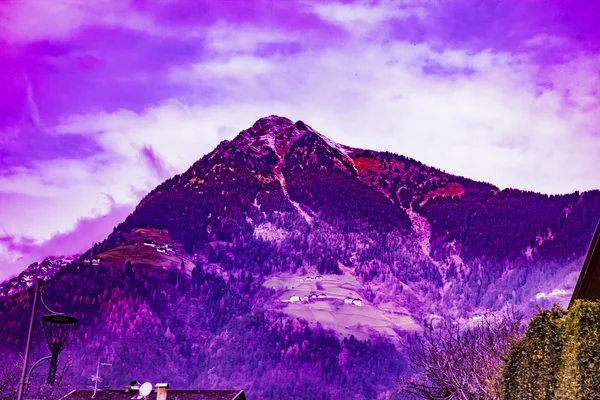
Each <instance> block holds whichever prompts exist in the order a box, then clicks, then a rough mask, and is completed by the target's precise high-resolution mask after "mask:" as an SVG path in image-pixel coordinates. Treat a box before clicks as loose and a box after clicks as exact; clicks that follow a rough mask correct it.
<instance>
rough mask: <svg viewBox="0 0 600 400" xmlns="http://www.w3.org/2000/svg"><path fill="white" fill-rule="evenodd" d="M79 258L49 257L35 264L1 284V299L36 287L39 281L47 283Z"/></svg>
mask: <svg viewBox="0 0 600 400" xmlns="http://www.w3.org/2000/svg"><path fill="white" fill-rule="evenodd" d="M77 258H79V256H68V257H47V258H46V259H45V260H43V261H42V262H34V263H33V264H31V265H30V266H28V267H27V268H25V269H24V270H23V271H22V272H21V273H20V274H19V275H17V276H16V277H14V278H11V279H8V280H6V281H5V282H2V283H1V284H0V298H3V297H8V296H13V295H15V294H17V293H19V292H21V291H23V290H27V289H28V288H30V287H31V286H33V285H35V283H36V282H37V280H38V279H41V280H43V281H47V280H48V279H50V278H51V277H52V276H54V274H55V273H56V272H57V271H58V270H60V269H61V268H63V267H66V266H67V265H69V264H70V263H72V262H73V261H74V260H75V259H77Z"/></svg>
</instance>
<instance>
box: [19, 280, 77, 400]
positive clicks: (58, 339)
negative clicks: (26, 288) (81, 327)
mask: <svg viewBox="0 0 600 400" xmlns="http://www.w3.org/2000/svg"><path fill="white" fill-rule="evenodd" d="M42 288H43V281H42V280H41V279H39V278H38V283H37V288H36V291H35V296H34V297H33V307H32V309H31V319H30V320H29V332H28V334H27V345H26V347H25V359H24V360H23V371H22V372H21V380H20V381H19V389H18V392H17V400H22V399H23V393H24V391H25V385H26V384H27V382H29V377H30V376H31V372H33V370H34V368H35V367H37V366H38V365H39V364H40V363H41V362H42V361H46V360H50V371H49V372H48V379H47V383H49V384H50V385H53V384H54V380H55V379H56V370H57V366H58V355H59V354H60V352H61V351H62V350H63V348H64V347H65V345H66V344H67V343H69V342H70V341H71V340H72V339H73V334H74V332H75V327H76V326H77V323H78V322H79V320H78V319H77V318H75V317H72V316H69V315H65V314H61V313H58V312H55V311H52V310H51V309H50V308H49V307H48V306H47V305H46V303H44V298H43V296H42V294H43V293H42ZM38 300H39V301H40V302H41V303H42V306H43V307H44V310H46V312H48V313H49V314H47V315H44V316H43V317H42V324H43V327H44V336H45V337H46V343H47V344H48V348H49V349H50V353H51V355H50V356H47V357H44V358H41V359H40V360H38V361H36V362H35V363H34V364H33V366H32V367H31V369H30V370H29V371H27V365H28V363H29V353H30V351H31V339H32V337H33V328H34V325H35V315H36V312H37V303H38Z"/></svg>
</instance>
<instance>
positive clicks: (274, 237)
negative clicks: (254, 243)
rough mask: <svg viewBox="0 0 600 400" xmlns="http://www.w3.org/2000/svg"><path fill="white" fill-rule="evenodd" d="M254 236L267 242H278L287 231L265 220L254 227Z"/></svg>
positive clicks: (283, 237) (284, 236) (285, 235)
mask: <svg viewBox="0 0 600 400" xmlns="http://www.w3.org/2000/svg"><path fill="white" fill-rule="evenodd" d="M254 237H255V238H257V239H261V240H264V241H267V242H276V243H279V242H281V241H282V240H284V239H285V238H286V237H287V231H285V230H283V229H281V228H276V227H275V226H274V225H273V224H272V223H270V222H265V223H263V224H260V225H258V226H257V227H255V228H254Z"/></svg>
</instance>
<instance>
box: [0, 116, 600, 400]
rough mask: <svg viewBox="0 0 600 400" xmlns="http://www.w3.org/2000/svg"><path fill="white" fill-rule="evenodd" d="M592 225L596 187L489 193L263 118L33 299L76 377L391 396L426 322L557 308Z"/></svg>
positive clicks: (19, 322) (16, 337) (261, 394)
mask: <svg viewBox="0 0 600 400" xmlns="http://www.w3.org/2000/svg"><path fill="white" fill-rule="evenodd" d="M599 218H600V191H589V192H584V193H581V194H579V193H574V194H569V195H562V196H547V195H542V194H536V193H528V192H523V191H518V190H508V189H504V190H499V189H498V188H497V187H496V186H494V185H491V184H487V183H482V182H476V181H473V180H470V179H468V178H463V177H458V176H453V175H451V174H448V173H445V172H443V171H440V170H439V169H436V168H433V167H429V166H426V165H424V164H422V163H420V162H418V161H416V160H413V159H410V158H407V157H404V156H401V155H396V154H393V153H388V152H376V151H372V150H363V149H356V148H352V147H348V146H344V145H341V144H338V143H335V142H333V141H331V140H329V139H328V138H327V137H326V136H324V135H322V134H320V133H318V132H317V131H315V130H314V129H313V128H311V127H310V126H308V125H307V124H305V123H304V122H302V121H297V122H293V121H291V120H289V119H287V118H284V117H278V116H269V117H265V118H262V119H260V120H258V121H257V122H256V123H255V124H253V126H252V127H250V128H248V129H246V130H244V131H241V132H240V133H239V134H238V135H237V136H236V137H235V138H234V139H232V140H226V141H223V142H221V143H220V144H219V145H218V146H217V147H216V148H215V149H214V150H213V151H212V152H210V153H208V154H206V155H205V156H203V157H202V158H201V159H200V160H198V161H196V162H195V163H194V164H193V165H192V166H191V167H190V168H189V169H188V170H186V171H185V172H183V173H181V174H178V175H175V176H173V177H172V178H169V179H167V180H166V181H165V182H163V183H161V184H160V185H158V186H157V187H156V188H155V189H153V190H152V191H150V192H149V193H148V195H146V196H145V197H144V198H143V199H142V200H141V201H140V203H139V204H138V206H137V207H136V209H135V210H134V211H133V212H132V213H131V214H130V215H129V216H128V217H127V218H126V219H125V220H124V221H123V222H122V223H121V224H119V225H118V226H116V227H115V229H114V230H113V232H112V233H111V234H110V235H108V237H107V238H106V239H105V240H104V241H102V242H101V243H98V244H97V245H95V246H94V247H93V248H92V249H90V250H89V251H87V252H85V253H84V254H83V255H82V256H81V257H80V259H79V260H78V261H74V262H72V263H70V264H68V265H66V266H64V267H62V268H61V269H59V270H58V271H57V272H56V274H55V275H54V276H53V278H52V279H49V280H48V282H47V284H46V285H47V288H46V293H47V294H48V296H49V297H50V300H49V301H50V302H51V304H53V305H55V306H56V305H63V306H65V307H70V308H71V309H72V311H73V313H74V314H75V315H76V316H77V317H78V318H80V320H81V321H82V324H81V332H80V333H79V336H78V338H77V340H76V342H75V344H74V347H73V350H72V352H73V353H72V354H73V356H75V357H77V363H76V366H77V368H78V371H77V372H78V373H80V377H79V378H78V379H79V381H78V382H79V384H83V381H82V378H81V377H84V376H89V374H90V373H93V371H89V368H88V367H87V365H88V364H89V365H95V364H94V363H95V362H96V361H95V360H97V359H99V358H102V359H103V360H107V361H111V362H113V363H114V364H115V365H116V367H115V368H114V370H113V371H112V372H110V376H109V377H108V378H109V380H110V381H111V382H119V384H121V383H122V382H127V379H125V376H127V377H129V378H135V379H139V378H140V377H142V376H143V377H144V379H148V380H160V381H171V382H174V383H176V384H178V385H179V386H181V387H197V386H202V387H205V388H217V387H230V386H236V387H244V388H247V389H248V390H247V393H248V395H249V398H251V397H250V396H256V398H280V397H282V396H288V397H289V396H293V397H295V398H307V399H308V398H310V399H321V398H322V399H325V398H329V397H327V396H333V397H335V396H347V397H348V396H350V397H352V398H364V399H374V398H383V397H385V396H390V398H393V396H395V395H396V394H395V391H394V379H395V377H397V375H398V374H399V373H400V372H402V371H403V370H404V369H405V363H404V361H403V356H402V353H401V349H400V348H399V347H398V343H399V342H400V341H401V340H402V338H403V337H404V335H406V334H407V333H410V332H412V331H414V330H415V329H419V324H420V323H421V321H422V320H423V319H426V318H431V317H432V316H440V315H449V316H453V317H455V318H459V319H463V320H467V319H469V318H471V317H473V316H476V315H477V314H478V313H480V312H484V311H486V310H491V311H496V310H501V309H503V308H504V307H506V306H507V305H510V304H514V305H515V306H516V307H517V308H518V309H519V310H521V311H522V312H524V313H526V314H528V313H531V312H532V311H533V310H535V307H536V306H537V305H540V306H542V307H547V306H549V305H551V304H552V303H553V302H556V301H558V302H562V303H566V302H567V301H568V298H567V296H568V294H569V293H570V291H572V288H573V286H574V284H575V281H576V279H577V274H578V269H579V268H580V263H581V261H582V259H583V257H584V255H585V252H586V250H587V245H588V244H589V240H590V239H591V237H592V234H593V232H594V229H595V226H596V223H597V220H598V219H599ZM90 259H96V260H98V261H97V264H98V265H94V263H85V262H84V260H90ZM30 296H31V289H29V290H25V291H23V292H20V293H17V294H15V295H13V296H9V297H7V298H5V299H0V318H2V321H3V322H4V324H3V328H0V338H2V339H3V341H0V343H1V342H5V343H7V344H8V345H9V347H0V352H4V353H6V354H12V352H14V350H12V347H13V346H14V347H15V348H18V347H19V346H22V345H23V343H22V336H21V335H22V334H23V331H24V330H25V329H26V326H27V320H26V318H25V317H23V315H24V314H26V313H24V312H23V309H24V308H25V307H26V304H28V303H27V302H28V300H29V298H30ZM56 308H59V309H60V307H56ZM132 344H135V346H134V347H135V348H132ZM134 350H135V351H134ZM38 351H39V349H38ZM136 352H144V353H146V354H148V353H152V354H153V359H152V362H149V361H148V360H140V359H139V358H138V357H136V355H135V354H136ZM157 363H160V364H164V365H166V367H165V368H162V369H161V370H160V371H159V370H156V369H153V368H152V365H158V364H157ZM257 366H258V367H257ZM257 371H258V372H257ZM298 371H303V372H302V373H301V374H300V375H301V376H300V377H299V375H298V374H299V372H298ZM372 374H375V375H372ZM132 375H135V376H132ZM272 376H278V377H280V378H278V379H271V378H269V377H272ZM175 377H176V378H175ZM376 378H377V379H376ZM174 379H175V380H174ZM130 380H131V379H129V381H130ZM307 385H310V387H311V389H310V390H309V391H308V392H307V389H306V387H307Z"/></svg>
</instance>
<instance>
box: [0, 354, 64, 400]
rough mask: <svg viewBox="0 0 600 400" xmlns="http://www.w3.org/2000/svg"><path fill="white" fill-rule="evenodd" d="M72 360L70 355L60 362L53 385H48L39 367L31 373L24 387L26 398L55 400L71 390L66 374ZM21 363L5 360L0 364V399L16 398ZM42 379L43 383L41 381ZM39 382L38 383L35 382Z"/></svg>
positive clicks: (42, 370)
mask: <svg viewBox="0 0 600 400" xmlns="http://www.w3.org/2000/svg"><path fill="white" fill-rule="evenodd" d="M72 366H73V362H72V360H71V358H70V357H67V360H66V361H65V362H64V363H63V364H62V366H61V367H60V368H59V369H58V371H57V373H56V380H55V382H54V385H49V384H47V383H46V381H45V375H46V374H45V372H46V370H44V369H43V368H41V367H40V368H39V369H37V370H35V371H34V372H33V373H32V376H31V380H30V382H28V384H27V386H26V387H25V393H27V396H26V398H30V399H36V400H55V399H60V398H62V397H63V396H64V395H66V394H67V393H68V392H69V391H71V390H72V386H71V385H70V384H69V383H68V376H69V374H70V372H71V370H72ZM21 368H22V365H21V363H20V362H19V361H16V360H15V361H12V362H7V363H6V364H4V365H0V400H15V399H16V398H17V389H18V387H19V381H20V378H21ZM42 379H43V383H41V381H42ZM36 382H40V383H36Z"/></svg>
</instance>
